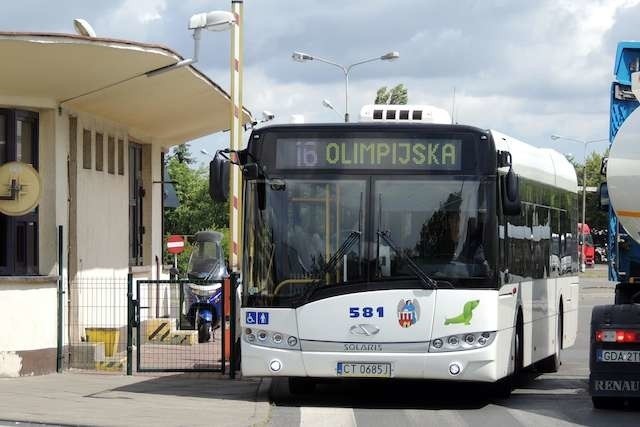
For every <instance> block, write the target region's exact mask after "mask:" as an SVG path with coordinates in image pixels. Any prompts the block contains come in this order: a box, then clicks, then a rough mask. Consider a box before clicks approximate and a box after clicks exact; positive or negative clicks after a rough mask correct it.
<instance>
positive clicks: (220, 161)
mask: <svg viewBox="0 0 640 427" xmlns="http://www.w3.org/2000/svg"><path fill="white" fill-rule="evenodd" d="M229 167H230V166H229V160H227V159H224V158H223V157H222V156H221V155H220V154H219V153H216V155H215V156H214V158H213V160H211V163H209V195H210V196H211V198H212V199H213V201H214V202H226V201H227V200H229Z"/></svg>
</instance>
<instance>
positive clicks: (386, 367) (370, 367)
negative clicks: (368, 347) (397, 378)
mask: <svg viewBox="0 0 640 427" xmlns="http://www.w3.org/2000/svg"><path fill="white" fill-rule="evenodd" d="M336 372H337V374H338V376H339V377H375V378H390V377H391V363H371V362H338V365H337V367H336Z"/></svg>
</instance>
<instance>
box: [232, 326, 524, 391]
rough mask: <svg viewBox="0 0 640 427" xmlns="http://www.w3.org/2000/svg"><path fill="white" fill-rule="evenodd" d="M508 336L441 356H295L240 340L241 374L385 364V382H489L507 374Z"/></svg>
mask: <svg viewBox="0 0 640 427" xmlns="http://www.w3.org/2000/svg"><path fill="white" fill-rule="evenodd" d="M511 335H512V334H511V331H509V330H507V331H500V332H498V334H497V336H496V339H495V340H494V342H493V343H492V344H491V345H489V346H487V347H486V348H479V349H473V350H465V351H454V352H442V353H428V352H426V353H425V352H423V353H415V352H412V353H400V352H394V353H383V352H380V353H372V352H327V351H322V352H320V351H300V350H284V349H277V348H270V347H263V346H257V345H253V344H250V343H247V342H244V341H243V342H242V374H243V376H258V377H269V376H286V377H288V376H291V377H314V378H341V377H343V375H340V374H339V372H338V371H339V368H338V365H339V363H374V364H390V366H391V372H390V375H389V377H390V378H413V379H432V380H455V381H479V382H495V381H497V380H498V379H500V378H503V377H505V376H507V375H508V366H509V360H508V359H509V353H510V352H509V349H510V342H511ZM453 365H456V366H455V367H454V366H453ZM274 368H277V370H274ZM452 372H455V374H454V373H452Z"/></svg>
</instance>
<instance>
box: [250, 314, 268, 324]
mask: <svg viewBox="0 0 640 427" xmlns="http://www.w3.org/2000/svg"><path fill="white" fill-rule="evenodd" d="M245 323H246V324H247V325H268V324H269V313H267V312H264V311H247V312H246V317H245Z"/></svg>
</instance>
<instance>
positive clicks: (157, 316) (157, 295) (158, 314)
mask: <svg viewBox="0 0 640 427" xmlns="http://www.w3.org/2000/svg"><path fill="white" fill-rule="evenodd" d="M156 280H160V258H158V255H156ZM159 317H160V283H156V319H157V318H159Z"/></svg>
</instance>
